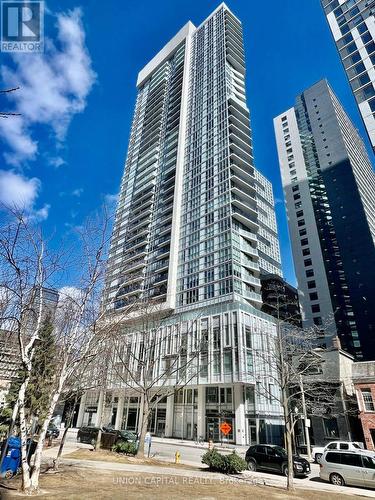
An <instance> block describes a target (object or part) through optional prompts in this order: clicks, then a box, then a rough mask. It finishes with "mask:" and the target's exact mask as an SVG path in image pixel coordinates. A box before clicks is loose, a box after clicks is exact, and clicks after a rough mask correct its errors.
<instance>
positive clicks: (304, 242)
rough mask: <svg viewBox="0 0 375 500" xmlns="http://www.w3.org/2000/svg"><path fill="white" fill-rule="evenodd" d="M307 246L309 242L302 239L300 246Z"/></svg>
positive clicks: (306, 239)
mask: <svg viewBox="0 0 375 500" xmlns="http://www.w3.org/2000/svg"><path fill="white" fill-rule="evenodd" d="M308 244H309V240H308V238H303V239H302V240H301V245H302V246H304V245H308Z"/></svg>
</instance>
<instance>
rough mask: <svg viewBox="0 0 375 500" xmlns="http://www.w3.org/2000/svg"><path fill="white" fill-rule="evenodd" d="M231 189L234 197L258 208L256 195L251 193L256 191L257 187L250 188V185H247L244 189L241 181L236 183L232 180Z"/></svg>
mask: <svg viewBox="0 0 375 500" xmlns="http://www.w3.org/2000/svg"><path fill="white" fill-rule="evenodd" d="M242 186H243V185H242ZM231 190H232V193H233V198H236V199H237V198H238V199H240V200H244V201H245V202H246V203H247V204H248V205H249V206H250V207H254V209H255V210H256V207H257V201H256V199H255V197H254V196H252V195H251V194H250V193H253V192H255V189H252V188H249V187H248V186H246V188H245V189H244V188H243V187H241V184H240V183H239V184H238V185H236V184H234V183H233V182H232V184H231Z"/></svg>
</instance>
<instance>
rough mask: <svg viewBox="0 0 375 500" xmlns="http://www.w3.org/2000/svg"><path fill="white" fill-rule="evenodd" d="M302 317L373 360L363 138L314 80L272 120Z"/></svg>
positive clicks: (370, 178)
mask: <svg viewBox="0 0 375 500" xmlns="http://www.w3.org/2000/svg"><path fill="white" fill-rule="evenodd" d="M274 122H275V131H276V140H277V147H278V153H279V161H280V169H281V176H282V182H283V188H284V195H285V199H286V205H287V212H288V223H289V233H290V237H291V241H292V250H293V258H294V264H295V269H296V274H297V279H298V288H299V294H300V302H301V306H302V315H303V321H304V324H305V325H306V326H310V325H313V324H315V325H322V326H323V327H324V329H325V330H326V332H327V333H330V334H336V333H337V334H338V335H339V337H340V340H341V344H342V346H343V348H344V349H345V350H346V351H348V352H350V353H351V354H353V355H354V356H356V358H357V359H369V360H371V359H374V358H375V309H374V297H375V247H374V242H375V175H374V172H373V169H372V165H371V163H370V160H369V157H368V155H367V153H366V149H365V146H364V144H363V141H362V140H361V138H360V137H359V135H358V133H357V131H356V129H355V128H354V126H353V124H352V123H351V121H350V119H349V117H348V115H347V114H346V113H345V111H344V109H343V108H342V106H341V104H340V102H339V101H338V99H337V97H336V96H335V94H334V93H333V91H332V89H331V88H330V86H329V85H328V83H327V81H325V80H322V81H320V82H318V83H316V84H315V85H313V86H312V87H310V88H309V89H307V90H305V92H303V93H302V94H301V95H299V96H298V97H297V99H296V104H295V106H294V107H293V108H291V109H289V110H288V111H286V112H285V113H282V114H281V115H280V116H278V117H277V118H275V121H274Z"/></svg>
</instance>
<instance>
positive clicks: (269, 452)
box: [245, 444, 310, 476]
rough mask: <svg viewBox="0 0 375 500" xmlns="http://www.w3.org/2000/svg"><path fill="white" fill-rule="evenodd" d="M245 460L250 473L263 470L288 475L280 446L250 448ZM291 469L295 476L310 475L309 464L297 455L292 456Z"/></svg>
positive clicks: (258, 445) (264, 445)
mask: <svg viewBox="0 0 375 500" xmlns="http://www.w3.org/2000/svg"><path fill="white" fill-rule="evenodd" d="M245 460H246V462H247V467H248V469H249V470H251V471H256V470H258V469H263V470H265V471H266V470H269V471H272V472H280V473H281V474H284V475H287V473H288V457H287V453H286V451H285V450H284V448H282V447H281V446H274V445H269V444H257V445H255V446H250V448H249V449H248V450H247V452H246V455H245ZM293 469H294V475H295V476H307V475H308V474H310V464H309V462H308V461H307V460H306V459H304V458H302V457H300V456H299V455H293Z"/></svg>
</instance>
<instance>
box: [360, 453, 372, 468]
mask: <svg viewBox="0 0 375 500" xmlns="http://www.w3.org/2000/svg"><path fill="white" fill-rule="evenodd" d="M362 462H363V467H366V469H375V460H374V459H373V458H372V457H367V456H366V455H362Z"/></svg>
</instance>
